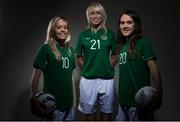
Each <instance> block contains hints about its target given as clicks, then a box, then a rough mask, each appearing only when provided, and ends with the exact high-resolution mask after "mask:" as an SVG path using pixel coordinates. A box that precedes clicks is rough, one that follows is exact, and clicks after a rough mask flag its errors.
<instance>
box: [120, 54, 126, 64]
mask: <svg viewBox="0 0 180 122" xmlns="http://www.w3.org/2000/svg"><path fill="white" fill-rule="evenodd" d="M126 56H127V54H126V52H124V53H120V54H119V64H125V63H126Z"/></svg>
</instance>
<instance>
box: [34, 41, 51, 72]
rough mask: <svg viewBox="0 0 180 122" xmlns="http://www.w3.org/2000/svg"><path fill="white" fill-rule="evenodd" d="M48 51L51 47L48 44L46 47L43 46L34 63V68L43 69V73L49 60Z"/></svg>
mask: <svg viewBox="0 0 180 122" xmlns="http://www.w3.org/2000/svg"><path fill="white" fill-rule="evenodd" d="M48 51H49V47H48V45H47V44H46V45H45V44H43V45H42V46H41V47H40V49H39V51H38V54H37V56H36V58H35V60H34V63H33V66H34V67H35V68H38V69H41V70H42V71H43V70H44V68H45V66H46V62H47V58H48Z"/></svg>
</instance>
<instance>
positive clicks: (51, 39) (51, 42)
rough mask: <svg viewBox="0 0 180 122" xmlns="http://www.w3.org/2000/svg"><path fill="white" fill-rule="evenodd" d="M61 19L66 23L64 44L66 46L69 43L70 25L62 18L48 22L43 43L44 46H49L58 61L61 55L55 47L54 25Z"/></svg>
mask: <svg viewBox="0 0 180 122" xmlns="http://www.w3.org/2000/svg"><path fill="white" fill-rule="evenodd" d="M61 19H62V20H64V21H66V22H67V25H68V36H67V38H66V40H65V44H67V45H68V42H69V41H70V38H71V35H70V25H69V22H68V20H67V19H66V18H64V17H54V18H52V19H51V20H50V22H49V25H48V29H47V35H46V41H45V44H49V46H50V48H51V50H52V52H53V53H54V55H55V57H56V59H57V60H60V58H61V54H60V52H59V51H58V49H57V47H56V44H57V41H56V37H55V28H56V23H57V22H58V21H59V20H61Z"/></svg>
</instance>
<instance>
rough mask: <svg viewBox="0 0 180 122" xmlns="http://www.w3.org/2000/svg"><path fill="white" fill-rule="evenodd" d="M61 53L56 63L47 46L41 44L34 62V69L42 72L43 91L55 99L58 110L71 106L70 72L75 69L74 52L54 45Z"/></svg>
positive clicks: (71, 87)
mask: <svg viewBox="0 0 180 122" xmlns="http://www.w3.org/2000/svg"><path fill="white" fill-rule="evenodd" d="M56 46H57V49H58V50H59V51H60V53H61V59H60V60H59V61H58V60H56V58H55V55H54V53H53V52H52V51H51V49H50V47H49V45H48V44H43V45H42V46H41V48H40V50H39V52H38V55H37V56H36V58H35V61H34V67H35V68H39V69H41V70H42V71H43V76H44V85H43V91H45V92H47V93H50V94H52V95H53V96H54V97H55V98H56V105H57V108H58V109H68V108H70V107H72V105H73V86H72V72H73V69H74V68H75V54H74V50H73V49H72V48H69V47H61V46H60V45H59V44H57V45H56Z"/></svg>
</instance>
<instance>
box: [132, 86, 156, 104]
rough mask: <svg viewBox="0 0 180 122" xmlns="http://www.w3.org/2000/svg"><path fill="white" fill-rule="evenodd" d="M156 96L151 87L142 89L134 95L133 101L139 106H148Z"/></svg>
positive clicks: (154, 90)
mask: <svg viewBox="0 0 180 122" xmlns="http://www.w3.org/2000/svg"><path fill="white" fill-rule="evenodd" d="M155 95H156V89H155V88H154V87H152V86H145V87H142V88H141V89H139V90H138V91H137V93H136V94H135V101H136V103H137V104H138V105H140V106H147V105H149V104H150V103H151V102H152V100H153V99H154V97H155Z"/></svg>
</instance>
